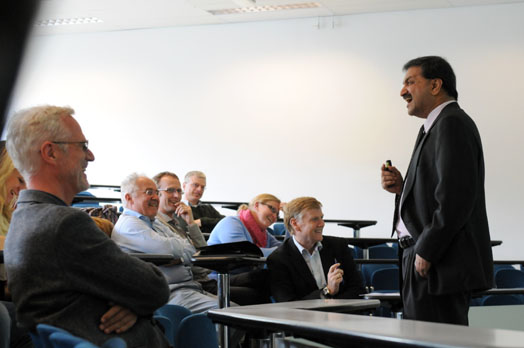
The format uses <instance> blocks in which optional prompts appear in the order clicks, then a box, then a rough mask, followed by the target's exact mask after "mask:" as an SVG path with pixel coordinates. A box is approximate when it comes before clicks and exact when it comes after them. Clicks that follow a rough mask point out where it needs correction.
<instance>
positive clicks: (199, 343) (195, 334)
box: [175, 313, 218, 348]
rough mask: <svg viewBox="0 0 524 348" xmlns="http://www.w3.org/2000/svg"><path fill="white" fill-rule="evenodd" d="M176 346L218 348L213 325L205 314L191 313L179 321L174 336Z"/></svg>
mask: <svg viewBox="0 0 524 348" xmlns="http://www.w3.org/2000/svg"><path fill="white" fill-rule="evenodd" d="M175 347H176V348H195V347H198V348H218V338H217V332H216V329H215V325H214V324H213V322H212V321H211V319H209V318H208V317H207V316H206V315H205V314H203V313H199V314H191V315H189V316H187V317H185V318H184V319H183V320H182V322H181V323H180V327H179V328H178V331H177V334H176V337H175Z"/></svg>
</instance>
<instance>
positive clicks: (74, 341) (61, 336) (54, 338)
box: [49, 332, 127, 348]
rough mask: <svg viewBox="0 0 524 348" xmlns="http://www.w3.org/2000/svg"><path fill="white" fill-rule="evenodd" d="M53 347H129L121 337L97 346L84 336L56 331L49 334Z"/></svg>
mask: <svg viewBox="0 0 524 348" xmlns="http://www.w3.org/2000/svg"><path fill="white" fill-rule="evenodd" d="M49 340H50V341H51V343H52V344H53V348H127V344H126V342H125V341H124V340H123V339H121V338H120V337H113V338H110V339H108V340H107V341H105V342H104V344H102V346H100V347H99V346H97V345H95V344H93V343H91V342H89V341H87V340H85V339H83V338H80V337H77V336H74V335H72V334H70V333H63V332H55V333H52V334H51V335H50V336H49Z"/></svg>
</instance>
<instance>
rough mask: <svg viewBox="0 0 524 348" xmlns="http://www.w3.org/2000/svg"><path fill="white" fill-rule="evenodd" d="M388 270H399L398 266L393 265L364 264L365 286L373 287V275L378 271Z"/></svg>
mask: <svg viewBox="0 0 524 348" xmlns="http://www.w3.org/2000/svg"><path fill="white" fill-rule="evenodd" d="M387 268H398V266H397V265H393V264H382V263H381V264H374V263H365V264H362V269H361V270H362V279H363V280H364V285H365V286H371V285H372V284H371V275H372V274H373V273H374V272H375V271H378V270H379V269H387Z"/></svg>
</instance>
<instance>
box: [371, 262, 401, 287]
mask: <svg viewBox="0 0 524 348" xmlns="http://www.w3.org/2000/svg"><path fill="white" fill-rule="evenodd" d="M398 272H399V270H398V268H382V269H378V270H376V271H375V272H373V274H372V275H371V286H373V289H374V290H375V291H382V292H396V291H399V289H400V287H399V273H398Z"/></svg>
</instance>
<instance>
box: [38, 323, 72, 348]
mask: <svg viewBox="0 0 524 348" xmlns="http://www.w3.org/2000/svg"><path fill="white" fill-rule="evenodd" d="M36 332H37V334H36V335H35V334H31V339H32V341H33V344H34V345H35V347H36V348H53V344H52V343H51V341H50V340H49V336H51V334H53V333H55V332H61V333H68V332H67V331H66V330H64V329H61V328H59V327H56V326H52V325H48V324H38V325H37V326H36Z"/></svg>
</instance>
